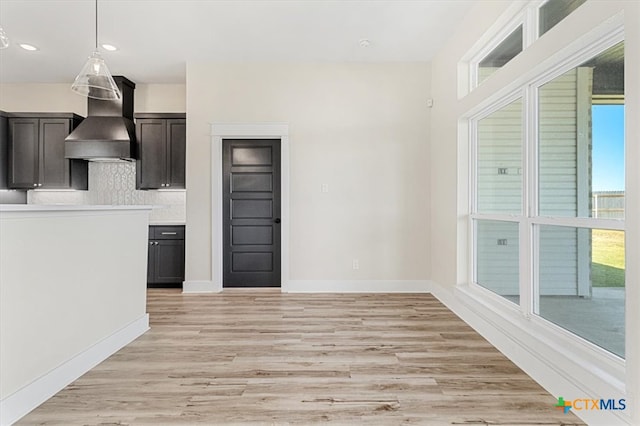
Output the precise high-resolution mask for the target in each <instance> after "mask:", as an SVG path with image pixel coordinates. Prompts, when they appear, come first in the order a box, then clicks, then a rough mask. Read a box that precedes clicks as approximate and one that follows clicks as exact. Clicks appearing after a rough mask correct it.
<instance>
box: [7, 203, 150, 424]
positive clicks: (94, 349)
mask: <svg viewBox="0 0 640 426" xmlns="http://www.w3.org/2000/svg"><path fill="white" fill-rule="evenodd" d="M150 211H151V207H141V206H135V207H133V206H132V207H121V206H119V207H109V206H74V207H72V208H70V207H62V206H38V207H36V208H33V207H29V206H19V207H11V206H9V207H0V377H2V379H1V380H0V399H1V403H2V410H1V411H2V419H0V420H1V421H2V424H5V423H9V422H12V421H15V420H16V418H15V417H16V416H19V417H21V416H22V415H24V414H26V413H27V412H28V411H30V410H31V409H33V408H35V406H37V405H38V404H39V403H41V402H43V401H44V400H45V399H47V398H48V397H50V396H51V395H52V392H53V393H55V392H57V391H58V390H59V389H61V388H62V387H64V386H65V385H66V384H68V382H69V381H71V380H73V379H75V378H76V377H78V376H79V375H81V374H83V373H84V372H85V371H86V370H88V369H89V368H91V367H93V365H96V364H97V363H99V362H101V361H102V360H103V359H105V358H107V357H108V356H109V355H111V354H112V353H113V352H115V351H117V350H118V349H119V348H120V347H121V346H122V345H124V344H127V343H128V342H129V341H131V340H132V339H134V338H135V337H137V336H138V335H139V334H141V333H143V332H144V331H145V330H146V329H148V316H147V314H146V274H147V240H148V224H149V213H150ZM87 363H88V364H87ZM63 373H64V374H63ZM70 374H71V375H70ZM60 380H63V381H66V383H56V382H60ZM52 381H53V383H52ZM38 398H39V399H42V398H44V399H42V400H40V401H36V402H34V401H33V400H37V399H38ZM34 403H35V405H34V406H30V405H33V404H34ZM25 410H26V411H25ZM23 411H25V412H23Z"/></svg>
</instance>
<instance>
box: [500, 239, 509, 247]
mask: <svg viewBox="0 0 640 426" xmlns="http://www.w3.org/2000/svg"><path fill="white" fill-rule="evenodd" d="M498 245H499V246H506V245H507V239H506V238H500V239H498Z"/></svg>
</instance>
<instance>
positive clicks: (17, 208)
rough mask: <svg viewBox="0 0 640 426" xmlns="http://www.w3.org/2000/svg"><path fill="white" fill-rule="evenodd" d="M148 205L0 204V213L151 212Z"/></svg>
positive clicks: (152, 207) (151, 207)
mask: <svg viewBox="0 0 640 426" xmlns="http://www.w3.org/2000/svg"><path fill="white" fill-rule="evenodd" d="M154 208H156V206H149V205H106V204H105V205H70V204H0V212H63V211H69V212H70V211H118V210H152V209H154Z"/></svg>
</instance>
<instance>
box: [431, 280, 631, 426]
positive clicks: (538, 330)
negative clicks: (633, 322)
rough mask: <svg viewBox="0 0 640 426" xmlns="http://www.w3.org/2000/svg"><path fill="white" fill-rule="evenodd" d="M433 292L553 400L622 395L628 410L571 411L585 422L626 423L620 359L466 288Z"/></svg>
mask: <svg viewBox="0 0 640 426" xmlns="http://www.w3.org/2000/svg"><path fill="white" fill-rule="evenodd" d="M431 288H432V294H433V295H434V296H435V297H436V298H438V300H440V301H441V302H442V303H443V304H445V305H446V306H447V307H448V308H449V309H451V310H452V311H453V312H454V313H455V314H456V315H458V316H459V317H460V318H462V319H463V320H464V321H465V322H466V323H467V324H469V325H470V326H471V327H472V328H474V329H475V330H476V331H477V332H478V333H480V334H481V335H482V336H483V337H484V338H485V339H487V340H488V341H489V342H490V343H491V344H492V345H493V346H495V347H496V348H497V349H498V350H499V351H500V352H502V353H503V354H504V355H505V356H507V357H508V358H509V359H510V360H511V361H513V362H514V363H515V364H516V365H517V366H518V367H520V368H521V369H522V370H523V371H524V372H525V373H527V374H528V375H529V376H531V377H532V378H533V379H534V380H535V381H536V382H538V383H539V384H540V385H541V386H542V387H543V388H545V389H546V390H547V391H548V392H549V393H551V394H552V395H553V396H554V397H555V398H557V397H559V396H562V397H563V398H564V399H565V400H566V401H569V400H574V399H584V398H587V399H601V398H602V399H616V400H618V399H621V398H622V399H626V400H627V407H628V408H627V411H604V410H573V409H572V410H571V411H572V412H573V413H574V414H576V415H577V416H578V417H580V418H581V419H582V420H583V421H585V422H586V423H587V424H589V425H603V426H604V425H607V426H613V425H630V424H632V422H631V417H630V412H628V411H629V410H631V409H633V407H629V405H628V404H629V399H628V398H627V397H626V395H625V368H624V361H621V360H619V359H616V357H614V356H613V355H611V354H608V353H607V352H606V351H604V350H601V349H599V348H594V347H593V345H590V344H588V343H586V342H584V341H582V340H581V339H580V338H577V337H575V336H572V335H571V334H570V333H568V332H565V331H563V330H560V329H559V328H558V327H556V326H554V325H551V324H546V323H545V322H544V320H541V319H539V318H526V317H524V316H523V315H522V314H521V313H520V311H519V309H517V307H515V308H511V307H509V306H507V305H508V304H506V303H505V305H504V306H502V305H501V303H500V301H499V300H493V301H492V302H491V303H487V299H484V300H483V297H484V295H483V294H481V293H477V294H476V293H474V291H473V290H469V289H468V288H456V287H453V286H442V285H439V284H438V283H431Z"/></svg>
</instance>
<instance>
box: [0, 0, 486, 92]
mask: <svg viewBox="0 0 640 426" xmlns="http://www.w3.org/2000/svg"><path fill="white" fill-rule="evenodd" d="M475 1H477V0H413V1H405V0H396V1H393V0H391V1H383V0H377V1H375V0H369V1H355V0H336V1H334V0H280V1H274V0H251V1H244V0H230V1H227V0H225V1H222V0H218V1H213V0H100V1H99V2H98V14H99V15H98V17H99V34H98V37H99V42H100V43H109V44H113V45H115V46H117V47H118V48H119V50H118V51H116V52H106V51H104V50H102V49H101V50H102V53H103V56H104V58H105V60H106V62H107V65H108V66H109V68H110V70H111V72H112V74H114V75H124V76H126V77H128V78H129V79H131V80H132V81H134V82H136V83H184V81H185V68H186V63H187V62H189V61H202V62H215V61H307V62H308V61H429V60H430V59H431V58H432V57H433V55H434V54H435V53H436V52H437V51H438V49H439V48H440V47H441V46H442V45H443V43H444V42H445V41H446V40H447V39H448V38H449V37H450V36H451V35H452V34H453V33H454V31H455V28H456V26H457V25H458V24H459V23H460V21H461V20H462V17H463V16H464V15H465V14H466V13H467V12H468V10H469V9H470V7H471V5H472V4H473V3H474V2H475ZM94 4H95V3H94V1H93V0H1V1H0V25H1V26H2V27H3V28H4V30H5V32H6V33H7V35H8V36H9V38H10V40H11V45H10V47H9V48H7V49H4V50H0V82H3V83H18V82H42V83H62V82H71V81H73V79H74V78H75V76H76V74H77V73H78V72H79V71H80V68H81V67H82V65H83V64H84V62H85V60H86V58H87V56H88V55H89V54H90V53H91V50H92V49H93V46H94V43H95V40H94V37H95V36H94V34H95V29H94V23H95V15H94ZM363 38H367V39H369V40H370V41H371V44H370V46H369V47H367V48H363V47H360V45H359V40H360V39H363ZM18 43H30V44H33V45H35V46H37V47H38V48H39V50H38V51H36V52H27V51H25V50H23V49H21V48H19V47H18V46H17V45H18Z"/></svg>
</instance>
